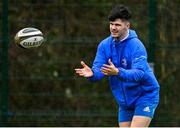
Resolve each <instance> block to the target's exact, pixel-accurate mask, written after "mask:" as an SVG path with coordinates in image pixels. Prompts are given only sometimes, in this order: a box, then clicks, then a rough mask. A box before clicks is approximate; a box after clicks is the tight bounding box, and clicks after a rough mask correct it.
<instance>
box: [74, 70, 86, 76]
mask: <svg viewBox="0 0 180 128" xmlns="http://www.w3.org/2000/svg"><path fill="white" fill-rule="evenodd" d="M75 71H76V73H77V74H78V75H79V76H84V73H83V70H82V69H75Z"/></svg>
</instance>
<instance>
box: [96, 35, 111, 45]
mask: <svg viewBox="0 0 180 128" xmlns="http://www.w3.org/2000/svg"><path fill="white" fill-rule="evenodd" d="M112 40H113V39H112V37H111V36H108V37H107V38H105V39H103V40H102V41H101V42H100V43H99V45H98V47H107V46H109V45H110V44H111V42H112Z"/></svg>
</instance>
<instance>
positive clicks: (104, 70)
mask: <svg viewBox="0 0 180 128" xmlns="http://www.w3.org/2000/svg"><path fill="white" fill-rule="evenodd" d="M100 70H101V72H102V73H103V74H104V75H109V73H110V72H111V70H110V69H109V68H105V67H101V69H100Z"/></svg>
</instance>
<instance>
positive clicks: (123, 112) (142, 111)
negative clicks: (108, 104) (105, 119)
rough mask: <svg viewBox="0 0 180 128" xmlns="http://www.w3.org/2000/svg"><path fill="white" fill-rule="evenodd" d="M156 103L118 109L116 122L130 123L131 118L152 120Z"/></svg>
mask: <svg viewBox="0 0 180 128" xmlns="http://www.w3.org/2000/svg"><path fill="white" fill-rule="evenodd" d="M157 106H158V103H141V104H138V105H136V106H135V107H134V108H132V107H125V106H120V107H119V113H118V122H129V121H132V118H133V116H146V117H150V118H153V116H154V112H155V109H156V107H157Z"/></svg>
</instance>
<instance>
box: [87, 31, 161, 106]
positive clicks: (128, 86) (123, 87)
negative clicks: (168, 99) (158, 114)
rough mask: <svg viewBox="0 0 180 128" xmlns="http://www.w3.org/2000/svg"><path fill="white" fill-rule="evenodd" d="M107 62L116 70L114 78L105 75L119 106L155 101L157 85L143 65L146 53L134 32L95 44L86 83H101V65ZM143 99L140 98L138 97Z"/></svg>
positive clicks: (148, 67)
mask: <svg viewBox="0 0 180 128" xmlns="http://www.w3.org/2000/svg"><path fill="white" fill-rule="evenodd" d="M109 59H111V61H112V62H113V64H114V65H115V66H116V67H117V68H118V69H119V74H118V75H111V76H109V83H110V88H111V90H112V93H113V95H114V97H115V99H116V101H117V102H118V104H119V105H124V106H133V105H135V104H137V102H144V101H145V100H153V101H152V102H158V101H159V84H158V82H157V80H156V78H155V76H154V73H153V71H152V70H151V68H150V66H149V64H148V62H147V52H146V49H145V47H144V45H143V44H142V42H141V41H140V40H139V39H138V36H137V34H136V32H135V31H134V30H129V35H128V37H127V38H126V39H125V40H123V41H116V40H115V39H114V38H113V37H112V36H111V35H110V36H109V37H107V38H106V39H104V40H103V41H101V42H100V44H99V45H98V49H97V53H96V57H95V60H94V62H93V66H92V71H93V73H94V74H93V76H92V77H90V78H88V79H89V80H90V81H97V80H101V79H102V78H103V77H104V74H103V73H102V72H101V71H100V68H101V67H102V66H103V64H108V60H109ZM142 96H143V98H142Z"/></svg>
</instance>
